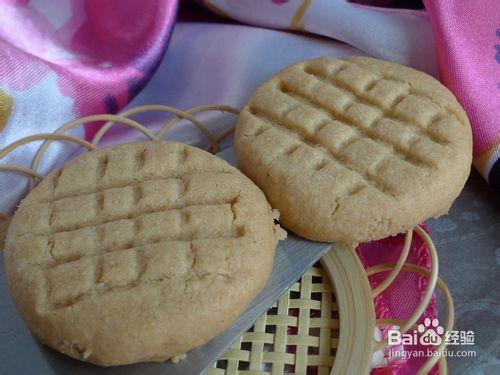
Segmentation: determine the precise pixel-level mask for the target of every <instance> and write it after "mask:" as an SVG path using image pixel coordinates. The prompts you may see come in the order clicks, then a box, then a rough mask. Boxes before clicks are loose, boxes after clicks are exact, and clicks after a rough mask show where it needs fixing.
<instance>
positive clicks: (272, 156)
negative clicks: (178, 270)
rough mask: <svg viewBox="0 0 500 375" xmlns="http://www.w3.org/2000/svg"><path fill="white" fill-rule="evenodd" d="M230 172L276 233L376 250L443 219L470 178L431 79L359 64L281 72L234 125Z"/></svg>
mask: <svg viewBox="0 0 500 375" xmlns="http://www.w3.org/2000/svg"><path fill="white" fill-rule="evenodd" d="M235 144H236V153H237V158H238V162H239V166H240V168H241V170H242V171H243V172H244V173H245V174H246V175H247V176H249V177H250V178H251V179H252V180H253V181H254V182H255V183H256V184H257V185H258V186H259V187H260V188H261V189H262V190H263V191H264V193H265V194H266V196H267V199H268V200H269V202H270V203H271V205H272V206H273V207H275V208H277V209H279V211H280V223H281V225H282V226H284V227H286V228H288V229H290V230H291V231H293V232H295V233H297V234H298V235H300V236H303V237H306V238H309V239H312V240H317V241H327V242H343V243H357V242H364V241H369V240H376V239H380V238H384V237H387V236H389V235H394V234H397V233H400V232H403V231H405V230H408V229H411V228H413V227H414V226H415V225H417V224H418V223H420V222H422V221H424V220H426V219H428V218H429V217H436V216H439V215H441V214H444V213H446V212H447V211H448V209H449V207H450V205H451V204H452V202H453V200H454V199H455V198H456V197H457V195H458V194H459V193H460V191H461V189H462V188H463V185H464V183H465V181H466V179H467V176H468V174H469V171H470V165H471V159H472V137H471V129H470V124H469V121H468V119H467V116H466V114H465V112H464V111H463V109H462V108H461V107H460V105H459V104H458V102H457V101H456V99H455V97H454V96H453V95H452V94H451V93H450V91H448V90H447V89H446V88H445V87H444V86H442V85H441V84H440V83H439V82H438V81H437V80H435V79H434V78H432V77H430V76H428V75H426V74H424V73H422V72H419V71H416V70H414V69H411V68H408V67H404V66H401V65H398V64H394V63H390V62H385V61H380V60H376V59H373V58H368V57H345V58H341V59H337V58H330V57H323V58H317V59H313V60H309V61H303V62H300V63H297V64H295V65H292V66H290V67H288V68H286V69H284V70H282V71H281V72H279V73H278V74H277V75H275V76H274V77H272V78H270V79H269V80H268V81H267V82H265V83H264V84H263V85H262V86H260V87H259V88H258V89H257V90H256V91H255V92H254V94H253V95H252V97H251V99H250V100H249V101H248V103H247V104H246V106H245V107H244V109H243V110H242V112H241V114H240V118H239V121H238V125H237V127H236V138H235Z"/></svg>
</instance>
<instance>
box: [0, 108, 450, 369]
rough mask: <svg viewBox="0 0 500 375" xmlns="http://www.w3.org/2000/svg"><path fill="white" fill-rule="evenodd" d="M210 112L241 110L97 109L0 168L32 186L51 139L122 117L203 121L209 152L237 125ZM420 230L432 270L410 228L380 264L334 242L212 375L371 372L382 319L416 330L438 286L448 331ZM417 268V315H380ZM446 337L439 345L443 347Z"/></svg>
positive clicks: (2, 223) (1, 225)
mask: <svg viewBox="0 0 500 375" xmlns="http://www.w3.org/2000/svg"><path fill="white" fill-rule="evenodd" d="M207 110H218V111H225V112H231V113H234V114H238V113H239V110H237V109H234V108H231V107H228V106H199V107H194V108H191V109H188V110H186V111H183V110H179V109H177V108H173V107H169V106H162V105H154V106H141V107H136V108H133V109H130V110H128V111H125V112H122V113H120V114H119V115H107V114H106V115H94V116H88V117H84V118H81V119H78V120H75V121H72V122H70V123H68V124H65V125H63V126H62V127H60V128H59V129H57V130H56V131H55V132H54V133H51V134H36V135H33V136H30V137H27V138H24V139H21V140H19V141H16V142H14V143H13V144H11V145H9V146H7V147H5V148H4V149H3V150H0V159H1V158H4V157H5V156H6V155H7V154H9V153H10V152H12V151H13V150H15V149H17V148H18V147H21V146H22V145H24V144H26V143H29V142H32V141H40V140H43V143H42V144H41V146H40V148H39V149H38V151H37V153H36V154H35V156H34V158H33V161H32V163H31V167H30V168H26V167H19V166H16V165H12V164H1V163H0V171H2V170H3V171H10V172H19V173H22V174H26V175H28V176H29V190H31V189H32V188H33V187H34V186H35V182H36V179H42V178H43V175H41V174H40V173H39V172H38V167H39V164H40V161H41V159H42V157H43V154H44V152H45V151H46V149H47V147H48V146H49V144H50V142H52V141H54V140H58V141H68V142H74V143H77V144H79V145H80V146H83V147H85V148H87V149H89V150H93V149H96V148H97V144H98V143H99V141H100V140H101V139H102V137H103V136H104V135H105V133H106V132H107V131H109V130H110V128H111V127H112V126H113V125H115V124H117V123H119V124H123V125H126V126H129V127H132V128H134V129H137V130H138V131H140V132H142V133H143V134H144V135H145V136H146V137H148V138H149V139H151V140H158V139H163V138H164V136H165V135H166V133H167V132H168V130H169V129H170V128H171V127H172V126H173V125H174V124H175V123H176V122H178V121H179V120H180V119H186V120H188V121H189V122H191V123H192V124H193V125H195V126H196V127H198V128H199V129H200V131H201V132H202V133H203V134H204V135H205V136H206V138H207V139H208V141H209V148H208V150H209V151H212V152H217V151H218V150H219V142H220V141H221V140H222V139H224V138H225V137H227V136H228V135H230V134H231V132H232V129H229V130H228V131H226V132H224V133H222V134H220V135H219V136H214V135H213V134H212V133H210V131H209V130H208V129H207V127H205V126H204V125H203V124H202V123H201V122H200V121H199V120H197V119H196V118H195V117H194V116H193V115H194V114H196V113H198V112H203V111H207ZM148 111H160V112H166V113H169V114H174V115H175V116H176V117H174V118H173V119H171V120H169V121H168V122H166V123H165V125H164V126H162V127H161V129H160V130H159V131H158V132H157V133H156V134H155V133H152V132H151V131H150V130H148V129H147V128H146V127H144V126H143V125H141V124H140V123H138V122H137V121H134V120H132V119H130V118H129V117H130V116H133V115H136V114H138V113H142V112H148ZM95 121H106V123H105V124H104V126H103V127H101V129H100V130H99V131H98V132H97V134H96V135H95V136H94V138H93V140H92V142H87V141H85V140H82V139H79V138H76V137H73V136H70V135H66V134H64V133H65V132H67V131H68V130H70V129H72V128H74V127H76V126H79V125H81V124H84V123H88V122H95ZM8 221H9V216H8V215H7V214H6V213H2V212H0V241H2V238H3V237H4V235H5V231H6V228H7V226H8ZM415 231H416V233H417V234H418V235H419V236H420V237H422V239H423V240H424V241H425V242H426V244H427V246H428V248H429V249H430V251H431V257H432V268H431V270H427V269H424V268H422V267H419V266H416V265H412V264H408V263H406V258H407V256H408V253H409V248H410V244H411V239H412V234H413V231H410V232H408V233H407V234H406V238H405V245H404V246H403V249H402V252H401V256H400V258H399V259H398V261H397V262H396V263H394V264H383V265H379V266H376V267H373V268H371V269H368V270H364V268H363V266H362V265H361V263H360V260H359V258H358V256H357V255H356V253H355V251H354V249H351V248H347V247H344V246H337V245H334V246H333V247H332V249H331V250H330V251H329V252H328V253H327V254H326V255H325V256H323V258H322V259H321V262H320V263H318V264H316V265H315V266H314V267H312V268H311V269H309V270H308V271H307V272H306V273H305V274H304V275H303V276H302V278H301V279H300V280H299V281H297V282H296V283H295V284H294V285H293V286H292V287H291V288H290V289H289V290H288V291H287V292H286V293H285V294H284V295H283V296H282V297H281V298H280V299H279V301H278V302H277V303H276V304H275V305H274V306H272V307H271V308H270V309H269V310H268V311H267V313H266V314H264V315H262V316H261V317H260V318H259V319H258V320H257V321H256V322H255V324H254V326H253V327H252V328H251V329H250V330H248V332H246V333H245V334H243V335H242V336H241V337H240V338H239V339H238V340H237V341H236V342H235V343H234V344H233V346H232V347H231V348H230V349H229V350H228V351H226V352H225V353H224V354H223V355H222V356H221V357H220V358H219V360H218V361H216V363H214V365H213V367H211V368H209V369H208V370H207V374H209V375H218V374H248V375H257V374H273V375H274V374H284V373H296V374H329V373H330V372H331V373H333V374H366V373H368V372H369V370H370V363H371V358H372V355H373V352H374V351H376V350H381V349H383V348H384V347H385V346H386V342H384V341H382V342H378V343H375V342H374V333H375V327H376V326H377V325H380V326H383V325H388V324H390V325H398V326H400V327H401V328H400V331H401V332H403V333H404V332H406V331H408V330H409V329H412V328H413V327H414V325H415V323H416V322H417V320H418V318H419V317H420V315H421V314H422V313H423V311H424V309H425V308H426V306H427V304H428V303H429V300H430V298H431V296H432V294H433V293H434V288H435V287H436V286H437V287H438V288H439V289H440V291H441V293H442V294H443V296H444V297H445V302H446V309H447V322H446V324H445V330H451V328H452V326H453V318H454V313H453V301H452V299H451V295H450V293H449V291H448V289H447V287H446V285H445V284H444V282H443V281H442V280H441V279H439V278H438V277H437V271H438V264H437V255H436V251H435V248H434V245H433V244H432V241H431V239H430V238H429V236H428V235H427V234H426V233H425V232H424V231H423V230H422V229H421V228H420V227H417V228H415ZM403 269H404V270H406V271H410V272H416V273H419V274H421V275H423V276H425V277H427V278H428V285H427V291H426V293H425V294H424V297H423V299H422V302H421V303H420V305H419V306H418V308H417V309H416V310H415V312H414V314H413V315H412V316H411V317H410V318H409V319H408V320H407V321H396V320H390V321H388V320H376V319H375V311H374V304H373V298H374V297H375V296H377V295H379V294H380V293H382V292H383V291H384V290H385V289H386V288H387V287H388V286H389V285H390V284H391V283H392V281H394V279H395V278H396V276H397V275H398V273H399V272H400V271H401V270H403ZM387 271H389V273H388V275H387V276H386V278H385V279H384V281H383V282H382V283H380V284H379V285H378V286H377V288H376V289H374V290H373V291H372V290H371V288H370V285H369V282H368V277H369V276H371V275H373V274H376V273H379V272H387ZM443 348H444V343H443V344H442V345H441V346H439V347H438V348H437V350H442V349H443ZM438 360H439V364H440V372H441V374H445V373H446V361H445V360H444V359H443V358H441V359H440V357H438V356H433V357H432V358H430V359H429V360H428V361H427V363H426V364H425V365H424V366H423V367H422V368H421V369H420V371H419V373H420V374H425V373H427V372H428V371H429V370H430V369H432V367H433V366H434V365H435V363H436V362H437V361H438Z"/></svg>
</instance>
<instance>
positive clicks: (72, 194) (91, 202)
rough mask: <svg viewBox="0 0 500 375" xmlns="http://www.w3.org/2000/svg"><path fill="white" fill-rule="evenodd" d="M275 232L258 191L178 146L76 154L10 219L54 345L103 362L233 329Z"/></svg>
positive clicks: (16, 287) (263, 272) (269, 259)
mask: <svg viewBox="0 0 500 375" xmlns="http://www.w3.org/2000/svg"><path fill="white" fill-rule="evenodd" d="M275 229H277V228H276V227H275V225H274V220H273V213H272V210H271V207H270V206H269V204H268V203H267V201H266V199H265V196H264V194H263V193H262V192H261V191H260V190H259V189H258V188H257V187H256V186H255V185H254V184H253V183H252V181H250V180H249V179H248V178H247V177H245V176H244V175H243V174H242V173H240V172H239V171H238V170H237V169H235V168H233V167H231V166H230V165H229V164H227V163H226V162H225V161H223V160H222V159H220V158H218V157H216V156H214V155H211V154H209V153H207V152H205V151H202V150H200V149H197V148H194V147H190V146H187V145H184V144H180V143H175V142H143V143H133V144H127V145H123V146H118V147H112V148H107V149H101V150H98V151H93V152H89V153H87V154H83V155H80V156H78V157H77V158H76V159H74V160H72V161H71V162H69V163H68V164H67V165H66V166H64V167H62V168H61V169H59V170H57V171H56V172H54V173H52V174H50V175H49V176H48V177H46V178H45V179H44V180H43V181H42V182H41V183H40V184H39V185H38V186H37V187H36V188H35V189H34V190H33V191H32V192H31V193H30V194H29V195H28V196H27V197H26V199H24V200H23V202H22V203H21V205H20V207H19V209H18V210H17V212H16V214H15V215H14V217H13V219H12V223H11V225H10V228H9V231H8V234H7V240H6V247H5V267H6V271H7V277H8V281H9V286H10V290H11V293H12V296H13V299H14V301H15V304H16V306H17V308H18V310H19V311H20V313H21V315H22V316H23V318H24V319H25V321H26V323H27V324H28V326H29V328H30V329H31V330H32V331H33V333H34V334H35V335H36V336H38V337H39V339H40V340H41V341H42V342H43V343H44V344H46V345H48V346H51V347H52V348H54V349H56V350H59V351H61V352H63V353H65V354H67V355H69V356H72V357H74V358H78V359H81V360H85V361H89V362H92V363H96V364H100V365H118V364H127V363H133V362H139V361H160V360H166V359H169V358H172V357H177V356H180V355H182V354H183V353H185V352H187V351H189V350H191V349H193V348H194V347H196V346H198V345H201V344H203V343H205V342H206V341H208V340H209V339H210V338H212V337H214V336H215V335H217V334H218V333H219V332H221V331H223V330H224V329H226V328H227V327H228V326H229V325H230V324H231V323H232V322H233V320H234V319H235V318H236V317H237V316H238V315H239V314H240V313H241V312H242V311H243V310H244V309H245V308H246V306H247V305H248V304H249V303H250V302H251V300H252V299H253V298H254V297H255V295H256V294H257V293H258V292H259V291H260V290H261V289H262V288H263V286H264V285H265V283H266V280H267V278H268V276H269V274H270V272H271V269H272V264H273V258H274V250H275V246H276V242H277V234H276V233H275Z"/></svg>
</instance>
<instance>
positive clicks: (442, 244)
mask: <svg viewBox="0 0 500 375" xmlns="http://www.w3.org/2000/svg"><path fill="white" fill-rule="evenodd" d="M428 224H429V227H430V228H431V235H432V239H433V241H434V243H435V245H436V248H437V252H438V256H439V275H440V276H441V278H442V279H443V280H444V281H445V282H446V283H447V285H448V287H449V289H450V291H451V294H452V296H453V299H454V302H455V314H456V318H455V328H454V329H455V330H465V331H470V330H472V331H474V333H475V346H473V347H465V348H464V349H466V350H475V351H476V353H477V356H476V358H458V357H457V358H448V366H449V370H450V373H451V374H500V355H499V352H500V292H499V288H498V286H499V283H500V195H499V194H498V193H496V192H495V191H493V189H491V188H490V187H489V186H488V185H487V184H486V182H485V181H484V180H483V179H482V178H481V177H480V176H479V174H478V173H476V172H475V171H473V172H472V173H471V176H470V177H469V180H468V181H467V184H466V186H465V189H464V191H463V192H462V194H461V195H460V197H459V198H458V199H457V200H456V201H455V203H454V204H453V206H452V208H451V210H450V213H449V215H447V216H442V217H440V218H438V219H433V220H429V221H428ZM441 305H442V304H441ZM455 348H457V347H455ZM457 349H459V347H458V348H457Z"/></svg>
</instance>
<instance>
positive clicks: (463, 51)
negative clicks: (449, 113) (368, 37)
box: [425, 0, 500, 192]
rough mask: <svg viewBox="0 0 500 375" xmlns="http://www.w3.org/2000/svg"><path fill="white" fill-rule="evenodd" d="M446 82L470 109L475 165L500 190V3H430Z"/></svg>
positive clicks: (467, 0) (488, 0)
mask: <svg viewBox="0 0 500 375" xmlns="http://www.w3.org/2000/svg"><path fill="white" fill-rule="evenodd" d="M425 5H426V7H427V11H428V13H429V16H430V21H431V25H432V27H433V29H434V35H435V40H436V47H437V49H436V50H437V56H438V59H439V65H440V72H441V80H442V81H443V83H444V84H445V85H446V86H448V88H449V89H450V90H451V91H453V93H454V94H455V95H456V96H457V99H458V100H459V101H460V103H461V104H462V106H463V107H464V108H465V110H466V112H467V114H468V116H469V119H470V121H471V124H472V132H473V136H474V165H475V167H476V168H477V169H478V170H479V172H480V173H481V174H482V175H483V177H484V178H485V179H486V180H487V181H489V183H490V184H491V185H492V186H493V187H494V188H495V189H496V190H497V191H499V192H500V1H498V0H475V1H470V0H455V1H445V0H441V1H436V0H425Z"/></svg>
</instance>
